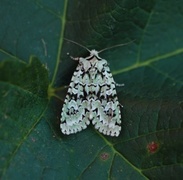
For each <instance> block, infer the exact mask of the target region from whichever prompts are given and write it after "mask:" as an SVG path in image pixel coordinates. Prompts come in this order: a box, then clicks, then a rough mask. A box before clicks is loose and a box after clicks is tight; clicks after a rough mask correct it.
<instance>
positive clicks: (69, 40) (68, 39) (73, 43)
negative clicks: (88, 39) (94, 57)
mask: <svg viewBox="0 0 183 180" xmlns="http://www.w3.org/2000/svg"><path fill="white" fill-rule="evenodd" d="M64 39H65V40H66V41H69V42H71V43H73V44H76V45H78V46H80V47H82V48H84V49H86V50H87V51H88V52H91V51H90V50H89V49H88V48H87V47H85V46H83V45H81V44H79V43H77V42H75V41H72V40H70V39H67V38H64Z"/></svg>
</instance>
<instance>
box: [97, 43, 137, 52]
mask: <svg viewBox="0 0 183 180" xmlns="http://www.w3.org/2000/svg"><path fill="white" fill-rule="evenodd" d="M134 41H135V40H133V41H130V42H127V43H125V44H116V45H114V46H111V47H107V48H104V49H102V50H100V51H98V53H101V52H103V51H106V50H108V49H113V48H115V47H120V46H125V45H128V44H130V43H132V42H134Z"/></svg>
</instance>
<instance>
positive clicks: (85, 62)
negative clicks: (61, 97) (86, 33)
mask: <svg viewBox="0 0 183 180" xmlns="http://www.w3.org/2000/svg"><path fill="white" fill-rule="evenodd" d="M66 40H67V41H70V42H72V43H75V44H77V45H79V46H81V47H83V48H85V49H86V50H87V51H88V52H89V53H90V55H89V56H88V57H86V58H83V57H77V58H74V57H72V56H71V58H72V59H73V60H76V61H78V66H77V68H76V70H75V72H74V74H73V76H72V79H71V82H70V85H69V88H68V92H67V95H66V98H65V101H64V104H63V108H62V112H61V119H60V120H61V124H60V128H61V131H62V133H63V134H67V135H69V134H73V133H77V132H79V131H81V130H83V129H86V128H87V126H88V125H89V124H90V123H92V124H93V125H94V127H95V129H97V130H98V131H99V132H100V133H102V134H104V135H109V136H119V134H120V131H121V110H120V106H121V105H120V103H119V101H118V97H117V93H116V87H115V86H116V83H115V81H114V79H113V76H112V74H111V72H110V69H109V66H108V63H107V61H106V60H105V59H103V58H101V57H100V56H99V53H101V52H103V51H104V50H106V49H110V48H113V47H116V46H121V45H124V44H119V45H115V46H113V47H110V48H105V49H103V50H100V51H96V50H89V49H88V48H86V47H84V46H83V45H81V44H79V43H76V42H74V41H71V40H68V39H66Z"/></svg>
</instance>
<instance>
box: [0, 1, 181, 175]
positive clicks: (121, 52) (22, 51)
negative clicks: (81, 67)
mask: <svg viewBox="0 0 183 180" xmlns="http://www.w3.org/2000/svg"><path fill="white" fill-rule="evenodd" d="M0 16H1V24H2V27H1V29H0V145H1V149H0V177H1V179H22V178H25V179H181V177H183V153H182V152H183V151H182V149H183V141H182V139H183V123H182V122H183V86H182V85H183V71H182V68H183V35H182V29H183V6H182V1H181V0H177V1H176V2H175V1H172V0H167V1H157V0H148V1H142V0H140V1H137V0H116V1H113V0H107V1H104V0H100V1H96V2H95V1H91V0H86V1H83V2H81V1H77V0H72V1H67V0H65V1H59V0H55V1H48V0H44V1H43V0H38V1H29V0H24V1H21V0H18V1H17V0H16V1H15V0H11V1H10V0H6V1H5V0H2V1H1V6H0ZM63 38H68V39H71V40H73V41H76V42H78V43H80V44H82V45H84V46H86V47H87V48H89V49H93V48H94V49H96V50H101V49H104V48H106V47H111V46H113V45H116V44H121V43H127V42H130V41H133V40H135V41H133V42H132V43H131V44H129V45H126V46H122V47H117V48H114V49H111V50H108V51H105V52H102V53H101V54H100V57H102V58H105V59H106V60H107V61H108V62H109V66H110V69H111V72H112V73H113V75H114V79H115V81H116V82H117V83H124V84H125V86H124V87H117V92H118V97H119V101H120V103H121V104H122V105H123V106H124V107H123V109H122V131H121V134H120V136H119V137H117V138H116V137H115V138H113V137H108V136H104V135H102V134H100V133H99V132H98V131H97V130H95V129H94V128H93V126H92V125H90V126H89V127H88V128H87V129H86V130H83V131H81V132H80V133H77V134H73V135H69V136H67V135H63V134H62V133H61V132H60V128H59V124H60V113H61V108H62V104H63V101H64V98H65V95H66V91H67V89H66V88H64V86H67V85H68V84H69V83H70V79H71V77H72V74H73V72H74V69H75V68H76V65H77V62H73V61H72V60H71V59H70V58H69V56H68V55H67V53H69V54H70V55H72V56H74V57H79V56H82V57H85V56H87V55H88V54H87V52H86V50H85V49H83V48H81V47H78V46H76V45H75V44H72V43H69V42H67V41H64V39H63ZM35 56H36V57H37V58H36V57H35ZM30 57H31V58H30ZM29 59H30V61H29ZM38 59H39V60H38ZM40 61H41V62H40Z"/></svg>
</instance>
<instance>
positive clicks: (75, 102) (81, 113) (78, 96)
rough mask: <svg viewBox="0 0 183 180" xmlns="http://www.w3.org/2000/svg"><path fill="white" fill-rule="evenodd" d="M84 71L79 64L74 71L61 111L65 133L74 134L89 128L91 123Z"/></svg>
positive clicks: (61, 125) (63, 131)
mask: <svg viewBox="0 0 183 180" xmlns="http://www.w3.org/2000/svg"><path fill="white" fill-rule="evenodd" d="M82 74H83V71H82V69H81V67H80V66H79V65H78V67H77V68H76V71H75V72H74V74H73V76H72V79H71V83H70V85H69V88H68V92H67V95H66V98H65V101H64V105H63V108H62V113H61V119H60V120H61V124H60V129H61V131H62V133H63V134H67V135H69V134H72V133H76V132H79V131H81V130H83V129H86V128H87V125H89V124H90V121H89V119H88V117H87V116H86V109H88V107H89V104H88V101H86V100H85V99H84V84H83V81H82Z"/></svg>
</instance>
